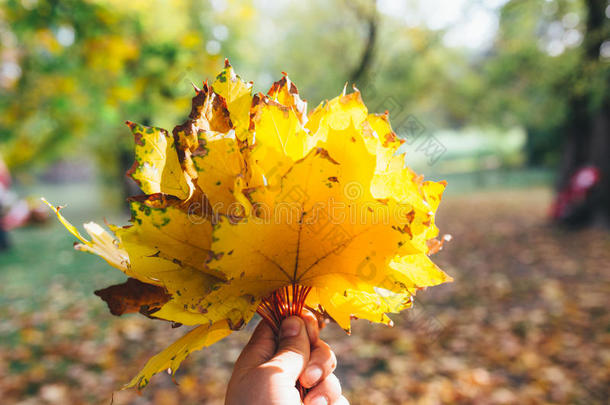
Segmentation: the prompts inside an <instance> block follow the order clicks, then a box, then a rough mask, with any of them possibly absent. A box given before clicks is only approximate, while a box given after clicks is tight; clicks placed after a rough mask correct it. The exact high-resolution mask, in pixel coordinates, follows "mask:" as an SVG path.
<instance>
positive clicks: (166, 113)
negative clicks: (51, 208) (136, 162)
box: [0, 0, 221, 179]
mask: <svg viewBox="0 0 610 405" xmlns="http://www.w3.org/2000/svg"><path fill="white" fill-rule="evenodd" d="M152 3H153V4H151V1H142V0H134V1H130V2H122V1H117V0H107V1H96V0H62V1H57V0H50V1H44V2H43V1H40V2H37V1H17V0H6V1H3V2H2V8H1V9H0V34H1V35H2V41H0V44H1V45H0V55H1V56H0V57H1V59H0V65H1V66H2V70H0V86H1V87H2V92H1V93H0V111H2V114H0V135H1V137H0V149H1V150H2V152H3V154H4V156H5V159H6V161H7V164H8V165H9V167H10V168H11V169H12V170H14V171H16V172H18V171H20V170H23V169H26V168H27V169H30V168H31V167H32V166H35V165H42V164H45V163H47V162H49V161H53V160H55V159H57V158H58V157H59V156H60V155H61V154H64V153H69V154H71V155H72V156H74V155H76V154H83V155H85V156H87V155H90V154H91V152H92V151H93V153H94V155H95V156H96V157H97V160H98V162H99V163H100V166H101V168H102V174H103V175H104V176H105V177H106V178H107V179H115V178H117V176H118V175H119V173H122V172H124V170H125V169H126V168H127V167H129V165H131V162H132V161H133V158H132V156H131V152H130V150H131V147H132V142H133V141H132V137H131V135H130V132H129V130H128V129H127V128H126V127H125V125H124V124H123V122H124V121H125V120H126V119H130V120H133V121H139V122H147V123H148V124H150V125H158V126H163V125H168V124H169V123H175V122H176V121H178V120H180V119H182V118H183V116H184V115H186V114H187V113H188V106H189V102H190V97H189V96H190V92H192V88H191V86H190V80H189V79H191V77H189V76H196V77H205V76H206V73H207V74H209V73H211V72H214V71H215V70H216V69H217V68H218V66H220V65H221V58H220V56H219V55H217V52H218V51H217V50H212V51H214V52H213V53H210V52H207V51H206V50H205V46H204V40H203V39H204V38H206V37H208V36H211V34H210V33H209V31H210V30H211V28H210V27H208V26H206V25H205V24H204V23H203V22H205V20H204V19H202V18H199V17H200V16H201V15H202V14H203V13H205V12H206V11H207V12H209V11H210V6H209V3H208V2H204V1H195V0H190V1H184V2H179V3H171V4H169V3H168V2H164V1H153V2H152ZM194 9H197V10H198V12H197V13H196V14H194V15H193V13H192V11H193V10H194ZM167 15H172V18H171V19H168V18H167Z"/></svg>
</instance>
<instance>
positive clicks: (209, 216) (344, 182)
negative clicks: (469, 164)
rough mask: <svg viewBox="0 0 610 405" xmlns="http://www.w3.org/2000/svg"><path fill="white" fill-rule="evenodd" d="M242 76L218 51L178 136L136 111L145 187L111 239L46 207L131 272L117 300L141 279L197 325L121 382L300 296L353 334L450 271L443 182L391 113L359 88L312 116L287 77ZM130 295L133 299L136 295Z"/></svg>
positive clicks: (136, 172)
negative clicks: (443, 255)
mask: <svg viewBox="0 0 610 405" xmlns="http://www.w3.org/2000/svg"><path fill="white" fill-rule="evenodd" d="M251 87H252V85H251V83H249V84H246V83H244V82H243V81H242V80H241V79H239V77H238V76H237V75H236V74H235V72H234V71H233V68H232V67H231V65H230V64H229V63H228V62H227V63H226V65H225V68H224V70H223V71H222V72H221V73H220V74H219V75H218V77H217V79H216V81H215V82H214V84H213V85H212V86H211V87H210V86H208V85H207V83H204V86H203V88H202V89H196V92H197V94H196V96H195V97H194V98H193V104H192V110H191V113H190V115H189V119H188V120H187V121H186V122H185V123H183V124H181V125H178V126H176V127H175V128H174V130H173V131H172V134H173V138H172V137H170V136H169V135H168V132H167V131H165V130H163V129H157V128H146V127H141V126H138V125H136V124H131V123H130V127H131V128H132V131H133V132H134V134H135V135H136V163H135V164H134V168H133V169H132V171H131V175H132V177H133V178H134V179H135V180H136V181H138V183H139V185H140V187H141V188H142V191H143V192H144V193H145V195H144V196H139V197H134V198H132V199H131V202H130V204H131V210H132V218H131V225H130V226H127V227H122V228H119V227H111V230H112V231H113V232H114V234H115V237H113V236H111V235H110V234H109V233H107V232H106V231H103V230H102V229H101V227H99V226H97V225H92V224H88V225H86V229H87V230H88V232H89V233H90V234H91V235H92V238H93V240H92V241H87V240H86V239H84V238H83V237H82V236H81V235H80V234H79V233H78V231H77V230H76V228H74V227H73V226H72V225H70V224H69V223H68V222H67V221H66V220H65V219H64V218H63V217H62V216H61V215H60V214H59V212H58V210H56V212H57V215H58V216H59V219H60V220H61V221H62V223H63V224H64V225H65V226H66V227H67V228H68V230H69V231H70V232H72V233H73V234H74V235H75V236H76V237H77V238H78V239H80V240H81V242H82V243H81V244H80V245H78V246H81V247H80V250H85V251H88V252H91V253H95V254H98V255H100V256H102V257H103V258H104V259H106V260H107V261H108V262H109V263H110V264H112V265H113V266H115V267H117V268H119V269H120V270H122V271H123V272H125V273H126V274H127V275H128V276H129V277H131V278H133V279H136V280H137V281H133V282H131V283H127V284H125V285H123V286H122V287H121V288H117V289H114V290H112V291H113V295H112V300H113V301H112V303H113V305H116V306H118V307H121V306H120V300H121V293H122V292H125V291H127V292H128V288H129V286H131V285H136V286H137V285H139V284H137V283H138V282H139V283H146V284H151V285H154V286H155V287H154V288H153V289H152V290H151V291H152V292H154V294H153V295H152V296H153V297H158V296H160V297H163V300H153V301H154V303H155V308H154V311H150V308H148V307H146V306H145V304H146V303H147V302H151V298H150V294H149V298H148V301H146V300H144V298H142V301H141V303H142V307H141V308H140V312H142V313H144V314H145V315H147V316H150V317H154V318H159V319H165V320H168V321H173V322H177V323H181V324H186V325H195V326H196V325H201V326H196V327H195V328H194V329H193V330H192V331H191V332H189V333H188V334H187V335H185V336H184V337H183V338H181V339H180V340H178V341H177V342H175V343H174V344H172V345H171V346H169V347H168V348H167V349H165V350H164V351H163V352H161V353H160V354H158V355H157V356H155V357H153V358H152V359H151V360H150V361H149V362H148V363H147V364H146V366H145V367H144V369H143V370H142V371H141V372H140V374H138V376H136V377H135V378H134V379H133V380H132V381H131V382H130V383H129V384H128V386H137V387H138V388H141V387H143V386H145V385H146V384H147V383H148V381H149V380H150V377H151V376H152V375H153V374H155V373H157V372H159V371H162V370H165V369H168V368H170V369H171V371H172V373H173V372H175V371H176V369H177V368H178V366H179V364H180V362H181V361H182V360H183V359H184V358H185V357H186V355H187V354H188V353H190V352H191V351H194V350H198V349H201V348H202V347H204V346H207V345H209V344H212V343H214V342H215V341H217V340H219V339H221V338H222V337H224V336H226V335H228V334H229V333H231V331H232V330H236V329H239V328H241V327H242V326H243V325H245V324H246V323H247V322H248V321H250V319H251V318H252V317H253V315H254V314H255V313H256V312H258V313H260V314H261V316H263V317H264V318H265V319H267V320H270V319H271V318H272V317H271V316H270V314H271V313H273V311H280V312H281V313H279V314H275V315H276V316H280V317H281V316H286V315H287V314H288V313H287V312H285V311H292V312H294V313H297V314H298V313H300V311H301V309H302V308H303V307H307V308H309V309H310V310H312V311H314V312H317V313H318V314H319V315H321V316H329V317H330V318H332V319H333V320H334V321H336V322H337V323H338V324H339V325H340V326H341V327H342V328H343V329H345V330H346V331H348V332H349V331H350V328H351V320H352V319H354V318H362V319H367V320H370V321H373V322H380V323H385V324H388V325H391V324H392V321H391V320H390V318H389V317H388V313H396V312H399V311H401V310H403V309H406V308H408V307H410V306H411V305H412V303H413V296H414V295H415V293H416V291H417V290H419V289H422V288H424V287H428V286H433V285H438V284H441V283H444V282H447V281H451V278H450V277H449V276H447V275H446V274H445V273H444V272H443V271H442V270H440V269H439V268H438V267H437V266H436V265H435V264H434V263H433V262H432V261H431V260H430V258H429V254H431V253H434V252H436V251H437V250H438V249H439V248H440V246H442V242H440V241H437V240H436V239H435V238H436V236H437V235H438V228H437V227H436V225H435V223H434V219H435V213H436V210H437V208H438V205H439V203H440V199H441V195H442V193H443V191H444V189H445V185H446V184H445V183H444V182H430V181H423V177H422V176H419V175H417V174H415V173H414V172H413V171H412V170H411V169H410V168H408V167H405V166H404V155H402V154H397V150H398V147H399V146H400V144H401V143H402V141H401V140H400V138H398V137H397V136H396V134H395V133H394V132H393V131H392V128H391V125H390V121H389V117H388V115H387V114H381V115H380V114H370V113H369V112H368V110H367V108H366V106H365V104H364V102H363V101H362V97H361V95H360V92H359V91H358V90H357V89H354V92H352V93H350V94H345V91H344V93H343V94H341V95H339V96H338V97H336V98H335V99H333V100H330V101H328V102H323V103H321V104H320V105H319V106H318V107H316V108H315V109H314V111H313V112H311V113H310V114H309V115H308V114H307V111H306V108H307V103H306V102H305V101H303V100H301V99H300V97H299V95H298V91H297V89H296V86H295V85H294V84H293V83H292V82H291V81H290V80H289V79H288V77H287V76H286V75H284V77H283V78H282V79H280V80H279V81H277V82H275V83H274V84H273V85H272V87H271V89H270V90H269V92H268V93H267V95H264V94H261V93H259V94H256V95H254V96H253V95H252V94H251ZM143 291H148V290H146V289H143ZM127 292H126V293H125V294H127ZM127 295H130V296H129V297H127V296H126V297H125V300H126V301H127V299H128V298H129V302H126V305H125V306H124V307H125V308H127V307H128V308H130V310H132V312H134V311H137V309H138V305H139V301H138V294H135V293H134V294H127ZM140 295H141V296H144V295H142V294H140ZM282 300H285V301H282ZM127 304H128V305H127ZM109 305H110V303H109ZM274 305H275V306H274Z"/></svg>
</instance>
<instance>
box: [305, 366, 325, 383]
mask: <svg viewBox="0 0 610 405" xmlns="http://www.w3.org/2000/svg"><path fill="white" fill-rule="evenodd" d="M320 378H322V369H321V368H320V367H318V366H309V367H307V369H306V370H305V380H306V381H307V382H308V383H309V385H314V384H315V383H317V382H318V381H319V380H320Z"/></svg>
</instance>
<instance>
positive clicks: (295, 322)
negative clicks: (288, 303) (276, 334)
mask: <svg viewBox="0 0 610 405" xmlns="http://www.w3.org/2000/svg"><path fill="white" fill-rule="evenodd" d="M299 333H301V321H299V318H297V317H290V318H287V319H284V321H283V322H282V327H281V329H280V337H294V336H297V335H298V334H299Z"/></svg>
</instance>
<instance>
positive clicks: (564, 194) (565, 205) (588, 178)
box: [551, 166, 601, 219]
mask: <svg viewBox="0 0 610 405" xmlns="http://www.w3.org/2000/svg"><path fill="white" fill-rule="evenodd" d="M600 179H601V172H600V170H599V169H598V168H597V167H595V166H585V167H582V168H580V169H578V170H577V171H576V173H574V174H573V175H572V177H570V181H569V182H568V185H567V186H566V187H565V188H564V189H562V190H561V191H560V192H559V193H558V194H557V197H556V198H555V201H553V204H552V205H551V218H553V219H565V218H567V217H569V216H570V214H571V213H572V212H574V210H576V209H577V208H579V206H581V205H582V204H583V203H584V202H585V200H586V198H587V195H588V194H589V192H590V191H591V189H592V188H593V187H595V185H597V184H598V183H599V180H600Z"/></svg>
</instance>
